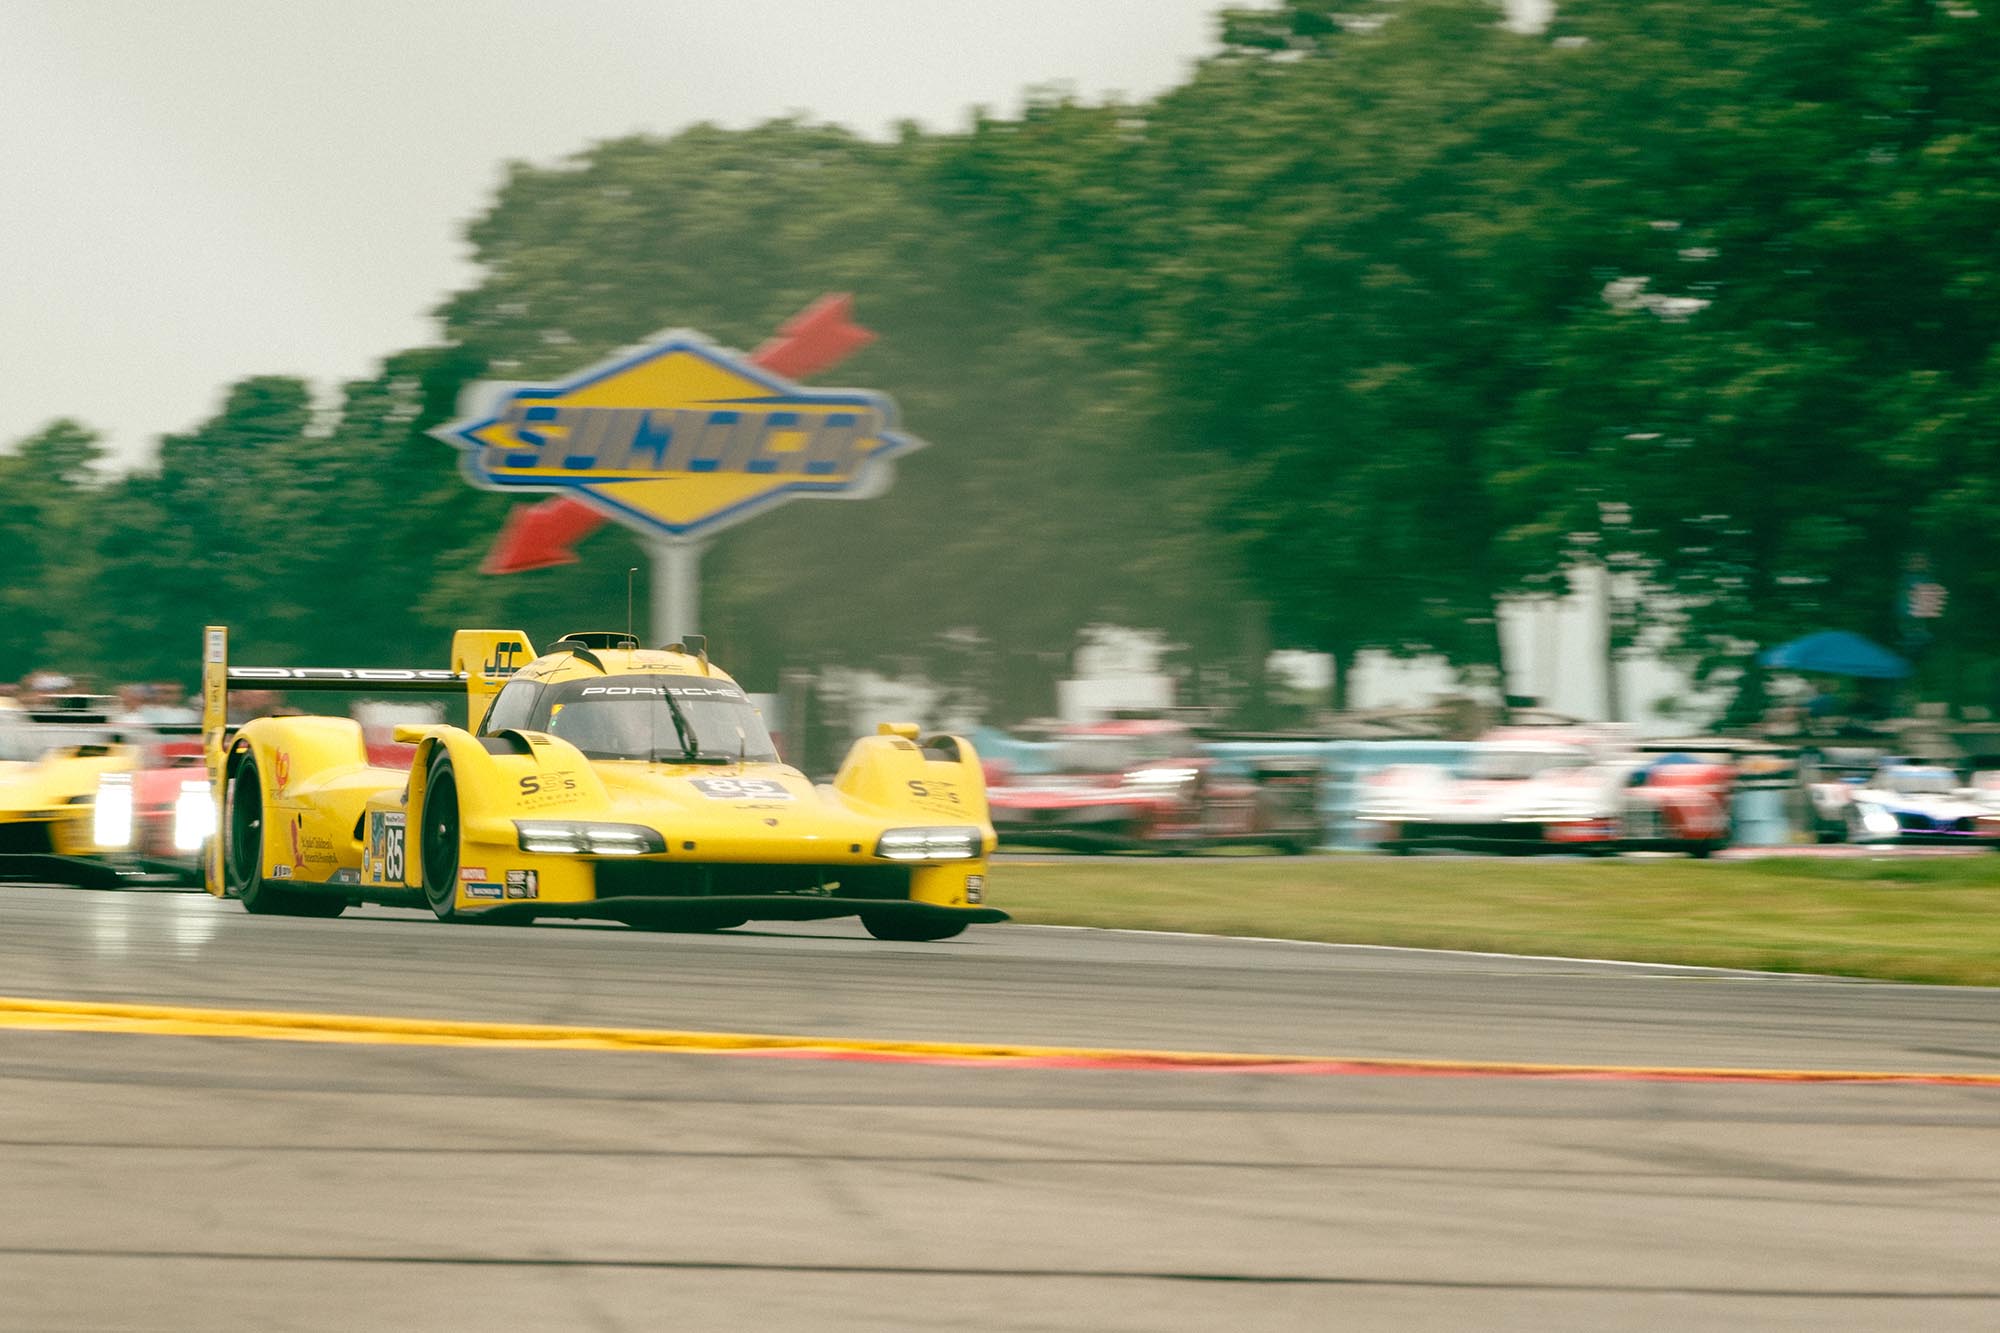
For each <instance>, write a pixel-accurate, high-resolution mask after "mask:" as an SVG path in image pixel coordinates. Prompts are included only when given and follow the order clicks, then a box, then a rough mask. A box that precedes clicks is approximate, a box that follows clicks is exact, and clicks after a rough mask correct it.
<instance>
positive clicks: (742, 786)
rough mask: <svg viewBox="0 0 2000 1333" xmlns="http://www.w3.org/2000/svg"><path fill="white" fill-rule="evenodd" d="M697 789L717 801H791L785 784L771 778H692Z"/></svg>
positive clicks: (790, 795)
mask: <svg viewBox="0 0 2000 1333" xmlns="http://www.w3.org/2000/svg"><path fill="white" fill-rule="evenodd" d="M690 781H691V782H692V783H693V785H694V788H695V790H696V791H699V792H700V793H701V794H702V795H703V796H707V797H709V798H711V799H713V800H717V801H789V800H791V799H792V794H791V793H790V792H788V791H786V790H785V788H784V784H783V783H779V782H773V781H772V780H771V779H769V778H692V779H690Z"/></svg>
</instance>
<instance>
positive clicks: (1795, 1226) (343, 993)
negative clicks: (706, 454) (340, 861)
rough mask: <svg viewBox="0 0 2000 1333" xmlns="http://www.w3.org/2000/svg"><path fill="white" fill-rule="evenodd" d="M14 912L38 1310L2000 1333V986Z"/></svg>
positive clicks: (133, 1317)
mask: <svg viewBox="0 0 2000 1333" xmlns="http://www.w3.org/2000/svg"><path fill="white" fill-rule="evenodd" d="M1003 905H1004V903H1003ZM0 922H4V929H0V997H4V998H0V1141H4V1142H3V1143H0V1161H4V1162H5V1164H6V1165H5V1167H4V1170H0V1179H3V1180H4V1182H5V1189H4V1190H0V1291H4V1292H5V1293H6V1299H5V1300H4V1301H0V1328H22V1329H28V1328H35V1329H48V1328H92V1329H100V1328H134V1329H137V1328H176V1327H195V1326H199V1327H204V1328H252V1327H255V1328H279V1327H299V1328H334V1327H342V1328H346V1327H370V1326H388V1325H395V1326H401V1327H424V1328H459V1327H462V1328H502V1327H505V1328H513V1327H522V1328H526V1327H591V1328H649V1327H660V1326H663V1325H666V1324H671V1325H673V1326H677V1327H691V1328H734V1327H745V1328H750V1327H754V1328H757V1329H794V1328H796V1329H857V1330H858V1329H880V1328H926V1329H929V1328H962V1329H1029V1328H1034V1329H1044V1328H1076V1329H1084V1328H1090V1329H1160V1328H1213V1327H1225V1326H1227V1327H1232V1328H1274V1329H1275V1328H1320V1327H1336V1326H1341V1325H1343V1324H1345V1325H1349V1326H1357V1327H1361V1326H1374V1327H1383V1326H1391V1327H1398V1328H1466V1327H1480V1328H1546V1327H1591V1328H1634V1329H1637V1328H1655V1327H1661V1326H1666V1325H1671V1326H1675V1327H1682V1328H1742V1327H1806V1326H1814V1327H1917V1326H1921V1327H1925V1328H1967V1329H1972V1328H1989V1327H1993V1326H1995V1325H1996V1324H2000V1263H1996V1261H1995V1259H1994V1256H1995V1255H1996V1254H2000V1153H1996V1152H1995V1151H1994V1145H1995V1144H1996V1143H2000V1134H1996V1131H2000V991H1995V990H1986V989H1974V988H1936V987H1922V986H1910V985H1898V984H1886V983H1869V982H1854V981H1844V980H1835V979H1827V978H1814V977H1801V976H1772V975H1764V974H1757V973H1744V972H1728V971H1717V970H1704V969H1693V968H1676V967H1668V966H1653V965H1629V964H1620V963H1615V962H1588V961H1578V960H1569V959H1557V958H1540V959H1537V958H1519V957H1498V956H1487V955H1472V954H1448V953H1429V952H1422V951H1413V950H1400V949H1380V948H1353V947H1343V946H1337V945H1309V944H1296V943H1285V942H1278V941H1252V940H1230V939H1218V938H1211V937H1201V936H1173V935H1159V934H1142V933H1132V932H1119V931H1089V930H1076V929H1062V928H1046V927H1023V926H991V927H975V928H974V929H972V930H971V931H969V932H968V933H967V934H966V935H965V936H963V937H962V938H960V939H957V940H953V941H948V942H945V943H940V944H922V945H919V944H887V943H882V942H878V941H875V940H872V939H869V938H867V937H866V936H865V935H864V934H862V933H861V932H860V931H859V929H858V928H855V927H851V926H849V925H847V924H844V923H821V924H815V925H811V926H801V927H784V928H772V929H765V930H759V929H745V930H737V931H730V932H726V933H723V934H717V935H670V934H650V933H643V932H639V931H632V930H627V929H624V928H622V927H615V926H603V925H595V924H565V925H537V926H532V927H523V928H499V927H490V928H477V927H470V926H464V927H446V926H441V925H439V924H437V923H435V922H433V921H430V920H429V919H428V918H427V917H424V916H421V915H418V914H415V913H408V912H393V911H363V912H350V913H349V914H348V915H347V916H346V917H343V918H342V919H340V920H337V921H304V920H290V919H282V918H258V917H252V916H249V915H248V914H246V913H244V912H243V911H242V909H241V908H240V907H239V906H238V905H236V904H234V903H225V902H220V901H217V900H214V899H210V898H208V897H206V896H205V895H200V894H186V893H143V892H134V893H91V892H80V891H75V890H63V889H43V888H34V887H25V888H9V889H5V890H0Z"/></svg>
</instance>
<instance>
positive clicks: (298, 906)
mask: <svg viewBox="0 0 2000 1333" xmlns="http://www.w3.org/2000/svg"><path fill="white" fill-rule="evenodd" d="M222 874H223V881H224V887H225V888H226V889H227V890H228V892H230V893H231V894H233V895H235V897H236V898H237V900H238V901H239V902H241V903H242V904H243V910H244V911H246V912H254V913H256V914H257V915H259V916H310V917H321V918H326V917H336V916H339V915H340V914H341V913H342V912H344V911H346V910H347V900H346V899H345V898H340V897H335V896H334V895H332V894H320V893H301V892H299V891H297V890H295V889H287V888H283V887H281V886H279V885H276V884H273V883H271V882H270V881H268V880H266V879H265V878H264V779H263V777H262V775H261V774H259V773H258V771H257V760H256V758H255V757H254V756H251V755H247V754H246V755H245V756H244V757H243V762H242V763H240V764H238V765H237V766H236V778H235V780H234V781H233V782H231V783H230V786H229V810H228V815H227V818H226V820H225V821H224V824H223V843H222Z"/></svg>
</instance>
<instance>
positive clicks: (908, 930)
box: [861, 912, 965, 944]
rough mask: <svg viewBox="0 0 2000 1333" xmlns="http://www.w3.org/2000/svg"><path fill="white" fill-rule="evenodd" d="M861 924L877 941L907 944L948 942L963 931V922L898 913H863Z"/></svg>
mask: <svg viewBox="0 0 2000 1333" xmlns="http://www.w3.org/2000/svg"><path fill="white" fill-rule="evenodd" d="M861 924H862V926H863V927H864V928H865V929H866V930H867V931H868V933H869V934H870V935H873V936H874V937H875V938H876V939H878V940H895V941H899V942H902V943H907V944H929V943H931V942H932V941H934V940H948V939H950V938H951V937H952V936H954V935H957V934H960V933H962V932H963V931H964V930H965V923H964V922H963V921H950V920H944V921H937V920H930V919H927V918H924V917H907V916H904V915H902V914H901V913H899V912H896V913H892V912H863V913H862V914H861Z"/></svg>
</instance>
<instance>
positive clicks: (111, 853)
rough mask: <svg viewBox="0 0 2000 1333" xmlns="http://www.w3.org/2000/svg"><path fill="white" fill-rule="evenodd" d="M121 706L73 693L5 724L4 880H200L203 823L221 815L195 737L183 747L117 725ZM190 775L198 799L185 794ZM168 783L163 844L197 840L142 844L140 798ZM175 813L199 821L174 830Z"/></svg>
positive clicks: (163, 732) (0, 842)
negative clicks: (137, 832) (136, 831)
mask: <svg viewBox="0 0 2000 1333" xmlns="http://www.w3.org/2000/svg"><path fill="white" fill-rule="evenodd" d="M116 703H117V701H116V700H114V699H96V698H92V697H90V696H69V697H65V698H62V699H57V700H48V701H45V706H44V707H42V708H40V709H36V710H32V711H30V710H20V711H18V712H12V713H10V714H9V715H8V716H7V717H5V718H4V719H0V880H34V881H42V882H47V883H55V884H72V885H76V886H78V887H82V888H113V887H117V886H119V885H123V884H133V883H143V884H161V883H172V882H176V881H178V882H182V883H188V884H192V883H194V882H195V880H196V878H197V870H198V865H197V851H196V849H198V848H199V847H200V845H201V839H202V838H203V837H204V836H206V829H205V828H204V827H202V825H201V820H202V817H203V816H204V815H206V816H209V817H210V818H211V819H212V812H213V809H214V807H213V805H212V803H211V802H210V798H209V795H208V783H207V781H206V779H205V777H204V775H203V774H202V772H201V768H200V764H201V758H200V747H199V746H198V745H196V744H194V743H193V741H192V738H191V737H190V738H187V739H185V740H183V741H180V742H178V743H177V742H176V741H175V740H174V738H173V737H172V735H171V734H170V732H171V730H172V729H171V728H164V727H160V726H156V725H150V724H144V723H139V724H133V725H127V724H125V723H122V722H114V721H113V719H112V716H111V709H112V708H113V707H115V706H116ZM182 730H192V728H188V727H183V728H182ZM177 750H178V751H181V752H183V753H179V754H177V753H176V751H177ZM189 765H191V766H192V767H188V766H189ZM169 774H170V775H169ZM162 775H169V776H162ZM190 779H191V780H192V783H193V786H194V795H193V797H192V798H191V799H189V798H185V797H183V795H182V784H183V783H185V782H186V781H187V780H190ZM169 787H171V789H172V794H171V795H169V796H167V797H166V798H165V799H166V801H167V803H168V804H167V813H166V818H167V821H168V828H167V831H166V833H165V838H164V840H165V841H166V842H171V840H172V839H173V837H174V836H175V833H176V831H178V832H179V833H180V834H181V835H182V836H187V835H188V834H189V831H190V830H192V838H193V841H192V842H191V843H190V844H188V845H187V846H185V847H183V848H181V849H179V850H178V851H174V850H167V849H164V848H163V847H162V845H161V840H158V839H155V840H152V841H150V842H148V843H146V844H144V845H135V844H134V840H133V836H132V834H133V817H134V810H135V800H134V798H135V794H136V795H140V796H142V797H150V796H151V795H152V794H153V793H154V792H155V790H156V789H157V790H160V791H165V790H167V789H168V788H169ZM177 800H178V801H179V802H180V804H178V805H175V804H174V802H175V801H177ZM148 809H149V811H150V807H148ZM177 812H178V813H180V814H182V815H183V816H188V817H190V818H191V820H192V823H185V822H184V824H183V827H182V828H180V829H179V830H175V829H174V828H173V827H172V824H173V820H174V816H175V814H176V813H177Z"/></svg>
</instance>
